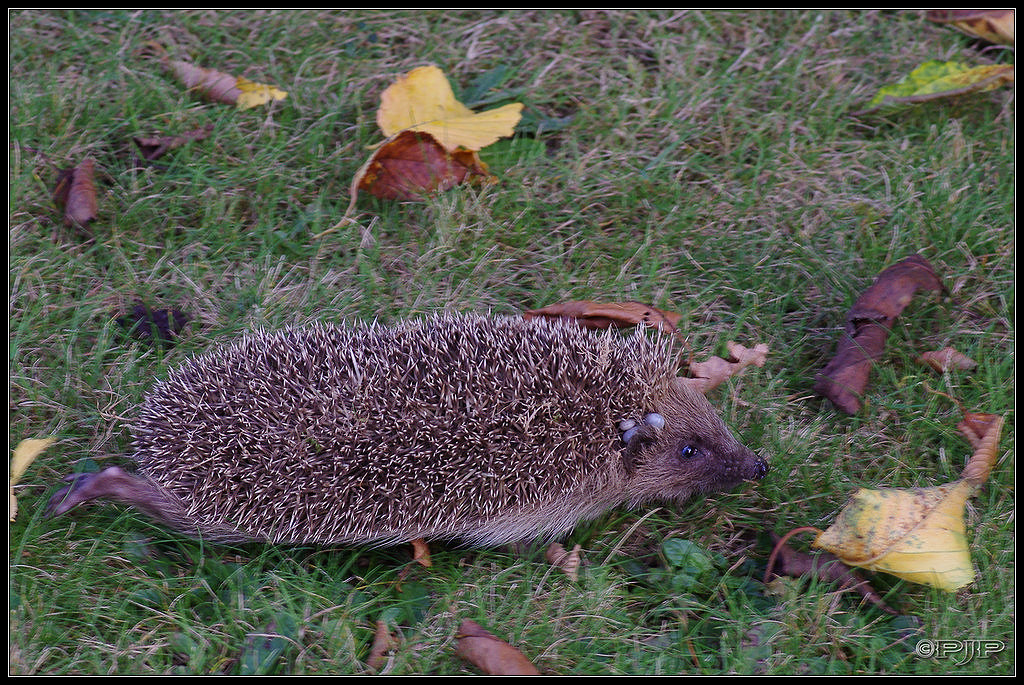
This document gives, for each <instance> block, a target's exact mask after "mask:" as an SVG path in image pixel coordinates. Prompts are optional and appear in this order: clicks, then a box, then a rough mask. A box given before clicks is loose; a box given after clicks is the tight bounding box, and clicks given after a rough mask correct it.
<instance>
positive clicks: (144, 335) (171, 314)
mask: <svg viewBox="0 0 1024 685" xmlns="http://www.w3.org/2000/svg"><path fill="white" fill-rule="evenodd" d="M189 318H190V317H189V316H188V314H185V313H184V312H180V311H178V310H177V309H150V308H149V307H147V306H146V305H144V304H142V303H137V304H135V305H133V306H132V311H131V313H130V314H125V315H123V316H120V317H118V318H117V323H118V324H119V325H120V326H121V327H122V328H124V329H125V331H126V332H127V333H128V335H130V336H132V337H134V338H135V339H136V340H139V341H141V342H144V343H147V344H149V345H152V344H154V343H159V344H161V345H164V346H167V345H173V344H174V341H175V340H176V339H177V337H178V333H180V332H181V330H182V329H183V328H184V327H185V324H187V323H188V322H189Z"/></svg>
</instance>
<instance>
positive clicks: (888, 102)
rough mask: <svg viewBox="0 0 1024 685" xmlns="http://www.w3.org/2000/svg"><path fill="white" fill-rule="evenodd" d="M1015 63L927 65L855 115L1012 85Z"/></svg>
mask: <svg viewBox="0 0 1024 685" xmlns="http://www.w3.org/2000/svg"><path fill="white" fill-rule="evenodd" d="M1013 82H1014V75H1013V65H1012V64H988V65H983V66H979V67H971V66H969V65H966V64H962V63H960V62H938V61H934V60H932V61H928V62H924V63H923V64H921V65H920V66H918V67H917V68H916V69H914V70H913V71H912V72H910V73H909V74H908V75H907V76H904V77H903V78H902V79H901V80H900V81H899V82H897V83H894V84H891V85H888V86H883V87H882V88H880V89H879V90H878V93H877V94H876V95H875V97H873V98H872V99H871V101H870V102H869V103H868V106H867V107H866V108H865V109H863V110H860V111H859V112H855V116H858V115H864V114H871V113H873V112H876V111H878V110H880V109H882V108H883V107H894V106H900V105H909V104H916V103H920V102H928V101H930V100H938V99H941V98H949V97H955V96H959V95H966V94H968V93H974V92H981V91H986V90H992V89H994V88H998V87H1000V86H1003V85H1013Z"/></svg>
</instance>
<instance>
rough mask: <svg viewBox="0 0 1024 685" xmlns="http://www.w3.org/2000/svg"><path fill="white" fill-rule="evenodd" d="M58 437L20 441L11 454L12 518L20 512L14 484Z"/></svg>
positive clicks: (9, 507)
mask: <svg viewBox="0 0 1024 685" xmlns="http://www.w3.org/2000/svg"><path fill="white" fill-rule="evenodd" d="M56 439H57V438H30V439H28V440H22V441H21V442H19V443H18V446H17V447H15V448H14V454H13V455H12V456H11V468H10V474H11V481H10V494H11V499H10V501H9V503H8V513H9V514H10V520H11V521H13V520H14V517H15V516H16V515H17V513H18V500H17V498H16V497H15V496H14V486H15V484H16V483H17V482H18V481H19V480H21V477H22V476H23V475H24V474H25V469H27V468H28V467H29V464H31V463H32V462H33V461H35V458H36V457H38V456H39V455H40V454H42V453H43V450H45V449H46V448H47V447H49V446H50V445H51V444H53V442H54V441H55V440H56Z"/></svg>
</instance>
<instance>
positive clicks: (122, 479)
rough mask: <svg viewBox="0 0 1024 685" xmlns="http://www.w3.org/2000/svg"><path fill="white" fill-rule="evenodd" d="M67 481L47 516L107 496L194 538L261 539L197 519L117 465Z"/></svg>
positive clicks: (167, 494)
mask: <svg viewBox="0 0 1024 685" xmlns="http://www.w3.org/2000/svg"><path fill="white" fill-rule="evenodd" d="M67 480H68V481H70V484H69V485H66V486H64V487H63V488H61V489H60V490H58V491H57V492H55V493H54V494H53V496H52V497H50V501H49V502H48V503H47V505H46V515H47V516H60V515H61V514H64V513H66V512H68V511H70V510H72V509H74V508H75V507H77V506H78V505H79V504H85V503H86V502H90V501H92V500H99V499H106V500H114V501H117V502H122V503H124V504H129V505H131V506H132V507H134V508H135V509H137V510H139V511H141V512H142V513H143V514H146V515H147V516H149V517H150V518H152V519H154V520H156V521H159V522H160V523H162V524H164V525H166V526H168V527H169V528H172V529H174V530H177V531H180V532H182V533H185V534H186V535H190V536H192V537H195V538H206V539H209V540H211V541H214V542H222V543H228V544H235V543H244V542H252V541H254V540H257V539H261V538H260V537H259V536H254V535H250V534H248V533H246V532H244V531H242V530H239V529H238V528H236V527H235V526H233V525H231V524H229V523H226V522H211V521H206V522H203V523H200V522H198V521H196V520H195V518H194V517H192V516H190V515H189V512H188V508H187V507H186V506H185V505H184V503H183V502H182V501H181V500H180V499H178V497H176V496H175V495H174V494H172V493H171V492H169V491H168V490H166V489H165V488H162V487H161V486H160V485H158V484H156V483H154V482H152V481H150V480H148V479H146V478H143V477H141V476H134V475H132V474H130V473H128V472H127V471H125V470H124V469H122V468H120V467H118V466H111V467H109V468H107V469H104V470H103V471H100V472H98V473H77V474H75V475H72V476H68V478H67Z"/></svg>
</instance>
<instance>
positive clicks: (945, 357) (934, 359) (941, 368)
mask: <svg viewBox="0 0 1024 685" xmlns="http://www.w3.org/2000/svg"><path fill="white" fill-rule="evenodd" d="M917 361H919V362H921V363H922V364H927V365H928V366H930V367H932V368H933V369H935V370H936V371H938V372H940V373H943V372H946V371H950V370H952V369H960V370H961V371H970V370H972V369H974V367H976V366H977V365H978V362H976V361H974V360H973V359H971V358H970V357H968V356H966V355H964V354H962V353H960V352H957V351H956V350H954V349H953V348H952V347H944V348H942V349H941V350H929V351H928V352H924V353H922V354H921V356H920V357H918V358H917Z"/></svg>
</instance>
